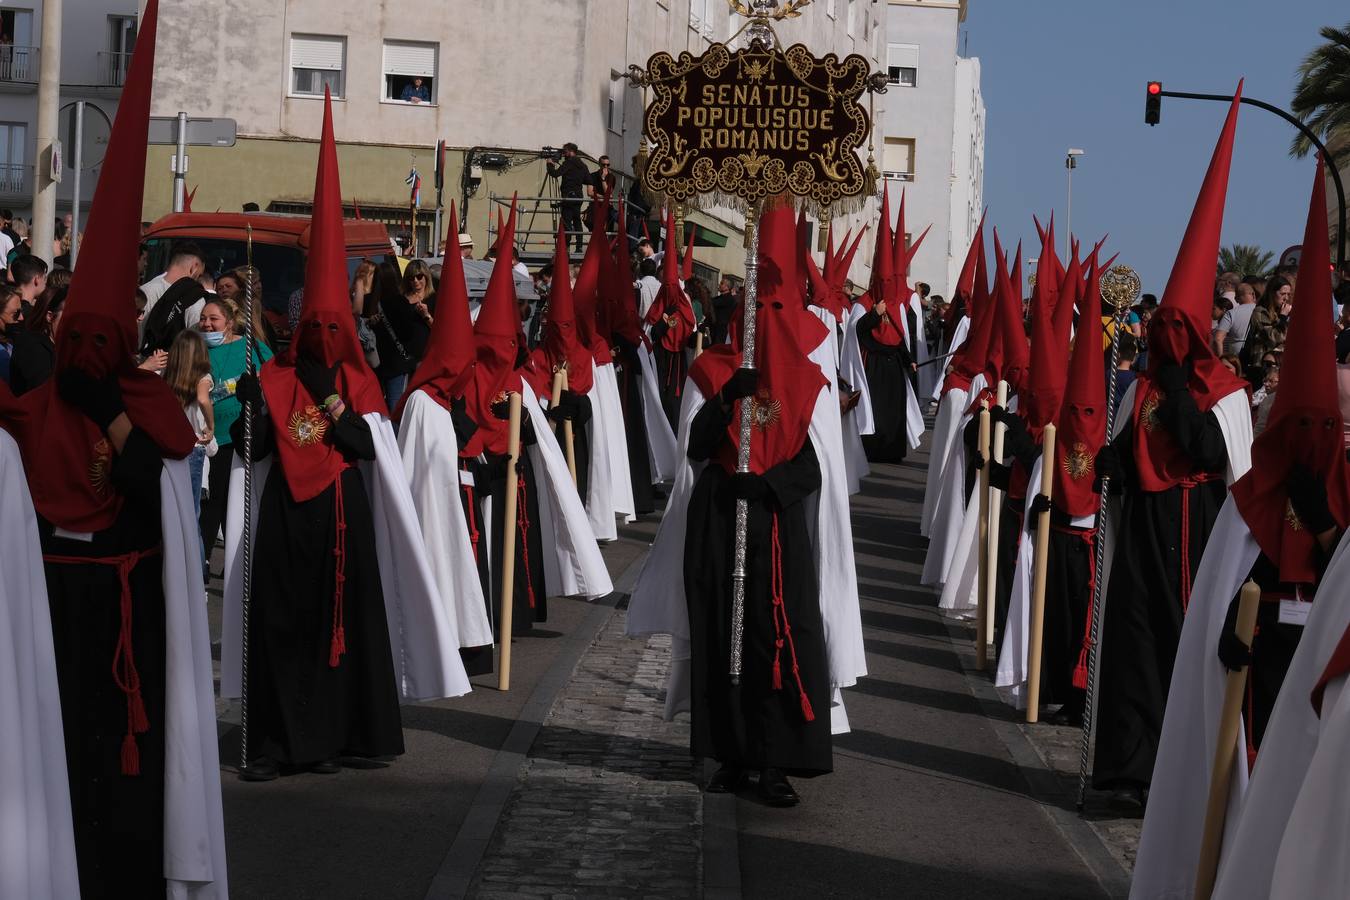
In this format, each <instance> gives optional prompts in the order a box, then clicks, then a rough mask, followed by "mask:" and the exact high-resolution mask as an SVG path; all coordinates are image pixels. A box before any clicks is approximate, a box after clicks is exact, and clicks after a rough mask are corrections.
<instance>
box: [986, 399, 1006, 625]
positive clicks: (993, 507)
mask: <svg viewBox="0 0 1350 900" xmlns="http://www.w3.org/2000/svg"><path fill="white" fill-rule="evenodd" d="M998 405H999V407H1001V408H1003V409H1007V408H1008V382H1006V381H1000V382H999V383H998ZM1007 433H1008V426H1007V425H1004V424H1003V423H1002V422H1000V423H998V424H997V425H995V426H994V440H993V445H994V446H993V453H992V455H991V459H992V461H993V462H996V463H999V464H1000V465H1002V463H1003V438H1004V435H1006V434H1007ZM1002 517H1003V492H1002V491H1000V490H999V489H998V488H989V537H988V541H989V566H988V571H987V572H986V573H985V575H986V580H985V583H984V590H985V591H986V592H988V594H989V597H988V599H986V600H985V602H984V619H983V621H982V622H981V623H980V628H982V629H983V630H982V631H981V632H980V642H981V643H986V644H992V643H993V642H994V615H995V612H996V609H995V606H996V604H995V603H994V600H995V598H996V597H997V596H998V538H999V534H998V532H999V519H1001V518H1002Z"/></svg>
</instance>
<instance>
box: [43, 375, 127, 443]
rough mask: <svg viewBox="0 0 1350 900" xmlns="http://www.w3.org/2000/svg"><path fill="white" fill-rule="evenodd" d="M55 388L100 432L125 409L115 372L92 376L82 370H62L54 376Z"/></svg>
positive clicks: (63, 398) (106, 428) (120, 387)
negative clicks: (96, 376)
mask: <svg viewBox="0 0 1350 900" xmlns="http://www.w3.org/2000/svg"><path fill="white" fill-rule="evenodd" d="M56 390H57V393H59V394H60V395H61V399H62V400H64V401H66V402H67V403H69V404H70V405H71V406H73V407H75V408H76V409H78V410H79V411H80V412H82V413H84V414H85V416H86V417H87V418H88V419H89V421H91V422H93V423H94V424H95V425H97V426H98V427H99V428H100V429H101V430H103V431H107V430H108V426H109V425H111V424H112V423H113V420H114V419H116V418H117V417H118V416H120V415H121V414H122V413H123V412H125V411H126V407H125V406H123V404H122V386H121V385H120V384H119V383H118V381H117V376H116V375H105V376H104V377H102V378H95V377H94V376H92V375H90V374H89V373H88V372H86V371H84V370H83V369H73V368H72V369H65V370H64V371H62V372H61V374H60V375H58V376H57V377H56Z"/></svg>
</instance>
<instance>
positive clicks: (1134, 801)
mask: <svg viewBox="0 0 1350 900" xmlns="http://www.w3.org/2000/svg"><path fill="white" fill-rule="evenodd" d="M1111 802H1112V804H1113V805H1114V806H1116V807H1117V808H1119V809H1122V810H1125V811H1126V813H1127V814H1133V815H1140V816H1142V815H1143V814H1144V804H1146V803H1147V802H1148V794H1146V793H1145V792H1144V789H1143V788H1141V787H1137V786H1134V787H1120V788H1116V789H1115V790H1114V791H1112V792H1111Z"/></svg>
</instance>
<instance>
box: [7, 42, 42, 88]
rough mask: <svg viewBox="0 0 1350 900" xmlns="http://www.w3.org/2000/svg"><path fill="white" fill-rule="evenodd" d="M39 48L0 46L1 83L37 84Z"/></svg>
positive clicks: (12, 45)
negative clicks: (21, 82) (20, 82)
mask: <svg viewBox="0 0 1350 900" xmlns="http://www.w3.org/2000/svg"><path fill="white" fill-rule="evenodd" d="M37 78H38V48H37V47H19V46H16V45H14V44H0V81H24V82H36V81H37Z"/></svg>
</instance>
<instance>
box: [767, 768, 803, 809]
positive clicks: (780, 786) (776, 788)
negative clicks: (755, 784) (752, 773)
mask: <svg viewBox="0 0 1350 900" xmlns="http://www.w3.org/2000/svg"><path fill="white" fill-rule="evenodd" d="M759 796H760V797H761V798H762V799H763V800H764V802H765V803H767V804H768V805H769V806H779V807H786V806H796V805H797V804H798V803H801V802H802V798H801V797H799V796H798V795H797V792H796V791H795V790H793V789H792V785H791V784H789V783H788V780H787V776H786V775H784V774H783V773H782V772H781V771H780V770H778V769H765V770H764V771H762V772H760V773H759Z"/></svg>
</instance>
